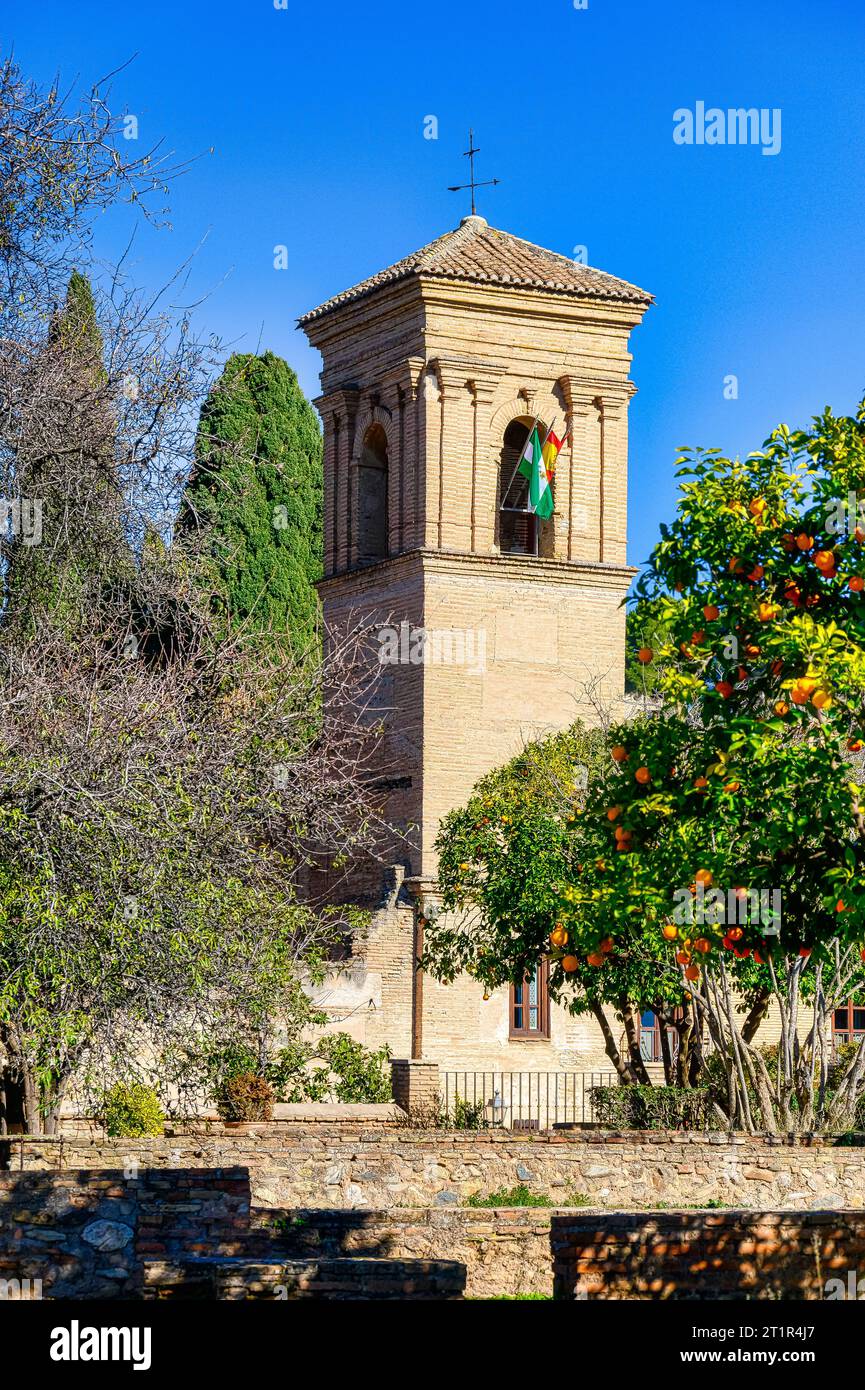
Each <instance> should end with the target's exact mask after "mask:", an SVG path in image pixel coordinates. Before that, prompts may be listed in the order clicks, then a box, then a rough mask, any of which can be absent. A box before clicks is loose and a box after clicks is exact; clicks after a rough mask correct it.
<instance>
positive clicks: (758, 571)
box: [748, 565, 766, 584]
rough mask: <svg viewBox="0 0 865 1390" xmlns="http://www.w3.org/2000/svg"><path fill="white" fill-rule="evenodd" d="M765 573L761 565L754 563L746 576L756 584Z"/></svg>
mask: <svg viewBox="0 0 865 1390" xmlns="http://www.w3.org/2000/svg"><path fill="white" fill-rule="evenodd" d="M765 573H766V571H765V570H764V569H763V566H762V565H755V566H754V568H753V569H752V570H751V573H750V574H749V575H748V578H749V580H750V581H751V583H752V584H758V583H759V582H760V580H761V579H762V578H763V575H764V574H765Z"/></svg>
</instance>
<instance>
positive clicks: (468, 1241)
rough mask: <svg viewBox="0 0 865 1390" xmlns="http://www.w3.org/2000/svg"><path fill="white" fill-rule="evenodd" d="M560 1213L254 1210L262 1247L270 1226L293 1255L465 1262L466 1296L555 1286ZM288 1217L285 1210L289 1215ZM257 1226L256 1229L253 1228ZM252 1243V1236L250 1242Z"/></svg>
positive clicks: (524, 1210)
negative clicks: (555, 1228) (554, 1229)
mask: <svg viewBox="0 0 865 1390" xmlns="http://www.w3.org/2000/svg"><path fill="white" fill-rule="evenodd" d="M556 1214H557V1213H555V1212H554V1211H552V1210H549V1209H545V1208H537V1207H528V1208H524V1207H512V1208H501V1207H500V1208H495V1209H490V1208H472V1207H455V1208H448V1207H423V1208H405V1209H402V1208H393V1207H392V1208H391V1209H390V1210H389V1211H365V1210H355V1211H321V1210H319V1211H302V1210H297V1209H295V1210H293V1211H291V1212H290V1213H288V1212H286V1213H285V1214H284V1216H283V1214H282V1213H280V1214H275V1213H270V1214H268V1213H265V1212H261V1211H259V1212H257V1213H256V1221H257V1224H258V1225H259V1229H260V1231H261V1239H262V1246H261V1253H263V1252H264V1251H265V1250H266V1248H267V1244H268V1240H269V1239H272V1237H271V1236H269V1234H268V1228H269V1227H270V1228H271V1229H272V1223H273V1222H274V1221H275V1222H276V1225H277V1227H278V1228H279V1229H280V1230H283V1231H284V1232H285V1235H284V1237H283V1241H284V1246H285V1250H286V1252H287V1253H290V1254H291V1255H292V1256H293V1257H295V1258H300V1257H306V1258H307V1259H312V1258H314V1257H315V1258H324V1259H328V1260H334V1259H337V1258H339V1257H340V1256H347V1255H350V1256H354V1257H355V1258H358V1257H360V1258H366V1259H376V1260H379V1259H384V1260H401V1261H412V1262H415V1263H416V1262H418V1261H420V1262H430V1261H433V1262H436V1263H440V1262H442V1261H445V1262H446V1261H448V1260H451V1261H454V1260H455V1261H456V1262H457V1263H458V1264H459V1265H460V1266H462V1267H464V1269H465V1292H466V1294H467V1295H468V1297H470V1298H491V1297H494V1296H496V1295H499V1294H518V1293H521V1294H526V1293H534V1294H546V1295H547V1296H551V1295H552V1292H553V1264H552V1256H551V1246H550V1224H551V1221H552V1220H553V1219H554V1217H555V1216H556ZM285 1218H289V1219H288V1220H286V1219H285ZM254 1234H255V1233H253V1235H254ZM250 1248H251V1249H255V1248H256V1247H255V1245H254V1243H251V1245H250Z"/></svg>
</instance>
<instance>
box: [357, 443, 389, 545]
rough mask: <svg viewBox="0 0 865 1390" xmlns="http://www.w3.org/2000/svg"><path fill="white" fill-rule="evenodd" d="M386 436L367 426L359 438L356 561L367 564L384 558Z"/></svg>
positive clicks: (385, 528) (386, 479) (385, 540)
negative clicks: (361, 439) (362, 435)
mask: <svg viewBox="0 0 865 1390" xmlns="http://www.w3.org/2000/svg"><path fill="white" fill-rule="evenodd" d="M387 481H388V457H387V435H386V434H385V432H384V429H383V428H382V426H381V425H379V424H375V425H370V427H369V429H368V430H367V432H366V434H365V435H364V439H363V448H362V450H361V455H360V463H359V466H358V477H357V512H358V519H357V558H358V563H359V564H361V565H367V564H371V563H373V562H374V561H375V560H384V559H385V558H386V557H387V553H388V545H387Z"/></svg>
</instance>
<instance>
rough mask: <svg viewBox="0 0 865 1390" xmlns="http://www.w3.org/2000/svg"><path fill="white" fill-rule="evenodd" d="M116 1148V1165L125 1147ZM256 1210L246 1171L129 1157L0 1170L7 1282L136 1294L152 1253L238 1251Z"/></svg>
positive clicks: (44, 1292) (55, 1153) (1, 1262)
mask: <svg viewBox="0 0 865 1390" xmlns="http://www.w3.org/2000/svg"><path fill="white" fill-rule="evenodd" d="M60 1153H61V1151H60V1148H59V1146H58V1149H56V1150H49V1151H48V1153H47V1154H45V1153H43V1159H44V1158H45V1157H49V1158H50V1157H54V1158H58V1157H60ZM108 1155H109V1157H110V1158H113V1159H114V1160H115V1162H116V1160H117V1158H118V1152H117V1150H116V1149H113V1150H108ZM94 1157H95V1152H94ZM249 1210H250V1193H249V1176H248V1174H247V1173H245V1172H244V1171H243V1170H241V1169H231V1168H229V1169H226V1170H224V1171H211V1172H204V1171H202V1169H201V1168H200V1167H197V1166H195V1167H192V1168H191V1169H179V1170H178V1169H175V1170H173V1171H171V1172H165V1171H162V1170H160V1169H158V1168H156V1169H144V1168H142V1169H139V1168H138V1167H137V1166H136V1165H135V1163H134V1162H133V1161H131V1160H127V1161H126V1162H124V1166H123V1167H122V1168H119V1169H118V1168H111V1169H105V1168H103V1167H102V1166H101V1165H100V1164H97V1165H95V1166H93V1165H90V1166H88V1167H87V1169H86V1171H84V1172H82V1171H81V1170H80V1169H75V1168H71V1167H66V1168H63V1169H62V1170H60V1171H42V1172H36V1171H30V1172H21V1171H18V1172H4V1173H0V1280H6V1281H15V1280H17V1281H23V1280H29V1281H30V1288H31V1290H32V1289H40V1292H41V1296H42V1297H45V1298H64V1297H75V1298H118V1297H127V1298H128V1297H132V1296H134V1295H135V1294H136V1293H138V1292H140V1290H141V1288H142V1287H143V1262H144V1261H145V1260H146V1259H149V1258H153V1257H163V1256H164V1257H166V1258H180V1257H182V1256H183V1255H185V1254H190V1253H194V1254H204V1253H213V1254H231V1253H232V1252H233V1250H234V1248H235V1245H236V1243H237V1242H239V1240H240V1238H241V1236H242V1234H243V1232H244V1231H245V1230H246V1229H247V1227H248V1224H249ZM37 1281H38V1282H37ZM40 1286H41V1288H40Z"/></svg>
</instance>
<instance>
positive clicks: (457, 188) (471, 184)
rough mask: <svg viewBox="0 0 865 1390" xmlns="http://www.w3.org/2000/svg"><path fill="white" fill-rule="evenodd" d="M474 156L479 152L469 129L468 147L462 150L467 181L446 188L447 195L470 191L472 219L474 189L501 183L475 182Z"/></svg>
mask: <svg viewBox="0 0 865 1390" xmlns="http://www.w3.org/2000/svg"><path fill="white" fill-rule="evenodd" d="M476 154H480V150H479V149H477V148H476V146H475V133H474V131H473V130H471V129H469V147H468V149H467V150H463V157H464V158H467V159H468V162H469V181H468V183H454V184H450V185H449V187H448V193H461V192H462V190H463V189H464V188H470V189H471V191H472V217H474V216H475V189H476V188H487V187H489V186H490V185H491V184H494V183H499V182H501V180H500V179H480V180H477V179H476V178H475V155H476Z"/></svg>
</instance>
